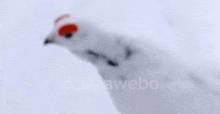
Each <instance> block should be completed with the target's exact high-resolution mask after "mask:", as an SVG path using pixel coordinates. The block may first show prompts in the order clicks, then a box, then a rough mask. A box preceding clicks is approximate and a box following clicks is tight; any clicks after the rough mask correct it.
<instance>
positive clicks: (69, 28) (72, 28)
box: [59, 24, 78, 36]
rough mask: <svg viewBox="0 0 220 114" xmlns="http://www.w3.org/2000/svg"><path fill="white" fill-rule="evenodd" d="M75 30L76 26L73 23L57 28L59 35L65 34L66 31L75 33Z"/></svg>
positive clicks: (76, 29)
mask: <svg viewBox="0 0 220 114" xmlns="http://www.w3.org/2000/svg"><path fill="white" fill-rule="evenodd" d="M77 31H78V27H77V26H76V25H75V24H67V25H64V26H62V27H61V28H60V29H59V35H60V36H65V34H67V33H76V32H77Z"/></svg>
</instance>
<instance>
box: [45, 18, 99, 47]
mask: <svg viewBox="0 0 220 114" xmlns="http://www.w3.org/2000/svg"><path fill="white" fill-rule="evenodd" d="M96 31H97V28H96V27H95V26H94V25H93V24H91V23H88V22H85V21H78V20H76V19H73V18H72V17H71V15H69V14H65V15H61V16H59V17H58V18H57V19H56V20H55V24H54V28H53V30H52V32H51V33H50V34H49V35H48V37H47V38H46V40H45V41H44V45H48V44H57V45H60V46H64V47H67V48H69V49H77V48H80V47H86V46H88V44H91V41H92V39H93V37H95V36H94V35H95V33H96Z"/></svg>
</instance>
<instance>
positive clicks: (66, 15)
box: [55, 14, 70, 24]
mask: <svg viewBox="0 0 220 114" xmlns="http://www.w3.org/2000/svg"><path fill="white" fill-rule="evenodd" d="M66 18H70V14H65V15H61V16H59V17H58V18H57V19H56V20H55V24H57V23H58V22H59V21H61V20H63V19H66Z"/></svg>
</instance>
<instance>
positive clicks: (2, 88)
mask: <svg viewBox="0 0 220 114" xmlns="http://www.w3.org/2000/svg"><path fill="white" fill-rule="evenodd" d="M219 3H220V2H219V1H217V0H179V1H176V0H168V1H164V0H157V1H155V0H148V1H145V0H136V1H133V0H120V1H118V0H111V1H104V0H78V1H71V0H63V1H59V0H48V1H45V0H32V1H28V0H21V1H17V0H7V1H2V2H1V5H0V16H1V18H0V22H1V30H0V32H1V34H0V36H1V42H0V52H1V53H0V114H20V113H21V114H117V111H116V109H115V108H114V107H113V104H112V101H111V99H110V97H109V95H108V93H107V92H106V89H105V86H104V84H103V83H102V81H101V78H100V76H99V74H98V73H97V71H96V69H95V68H94V67H93V66H92V65H90V64H89V63H86V62H84V61H81V60H79V59H78V58H76V57H74V56H73V55H72V54H71V53H70V52H68V51H67V50H66V49H64V48H60V47H57V46H47V47H45V46H43V41H44V39H45V37H46V36H47V35H48V34H49V32H50V30H52V27H53V21H54V19H55V18H56V17H57V16H59V15H60V14H66V13H71V14H72V15H73V16H76V17H81V18H84V19H85V18H86V19H87V20H90V21H92V22H95V23H96V24H97V25H98V26H99V27H101V28H103V29H104V30H106V31H109V32H118V33H121V34H125V35H130V36H136V37H140V38H139V39H140V40H145V38H146V39H150V40H153V41H156V42H157V43H158V44H159V45H158V46H162V47H164V48H165V47H167V48H169V49H170V50H172V51H173V54H175V55H176V56H178V57H182V58H181V61H182V62H187V64H188V65H189V66H195V67H196V65H197V66H200V65H201V66H202V65H204V66H209V69H210V71H212V70H213V69H214V68H212V66H213V65H216V66H218V65H219V62H220V61H219V60H220V59H219V57H220V53H219V49H220V46H219V34H220V32H219V28H220V26H219V25H220V22H219V20H220V19H219V18H220V16H218V11H219V9H220V8H219V7H218V6H219ZM139 39H138V40H139ZM179 50H181V51H180V52H181V53H179ZM183 55H184V57H185V58H184V57H183ZM217 68H218V67H217ZM195 69H197V67H196V68H195ZM206 70H207V69H206ZM218 70H219V69H218ZM85 71H86V72H85Z"/></svg>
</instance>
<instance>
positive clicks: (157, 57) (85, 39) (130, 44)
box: [44, 14, 220, 114]
mask: <svg viewBox="0 0 220 114" xmlns="http://www.w3.org/2000/svg"><path fill="white" fill-rule="evenodd" d="M136 42H137V41H134V40H131V39H129V38H128V37H126V36H123V35H119V34H112V33H107V32H105V31H103V30H100V29H99V28H98V27H96V26H95V25H93V24H90V23H88V22H85V21H79V20H74V19H72V18H71V16H70V15H68V14H66V15H62V16H60V17H58V18H57V19H56V21H55V26H54V29H53V31H52V33H51V34H50V35H49V36H48V38H47V39H46V40H45V42H44V43H45V44H50V43H55V44H57V45H60V46H64V47H66V48H68V49H69V50H70V51H71V52H72V53H73V54H74V55H76V56H78V57H79V58H82V59H84V60H86V61H89V62H90V63H92V64H93V65H94V66H95V67H96V68H97V69H98V71H99V73H100V75H101V77H102V79H103V81H104V82H105V84H106V86H107V88H108V91H109V94H110V96H111V98H112V100H113V102H114V105H115V107H116V108H117V109H118V111H119V112H120V113H121V114H220V93H219V84H218V83H220V82H218V81H219V78H218V76H217V75H215V74H211V75H210V74H206V75H205V73H201V72H199V71H195V70H191V69H190V68H188V67H186V66H184V65H183V64H181V63H180V62H178V59H176V57H174V56H172V54H169V53H167V52H166V51H164V50H163V49H160V48H158V47H157V46H156V45H154V44H153V43H151V42H145V43H144V45H142V46H141V43H136Z"/></svg>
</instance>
